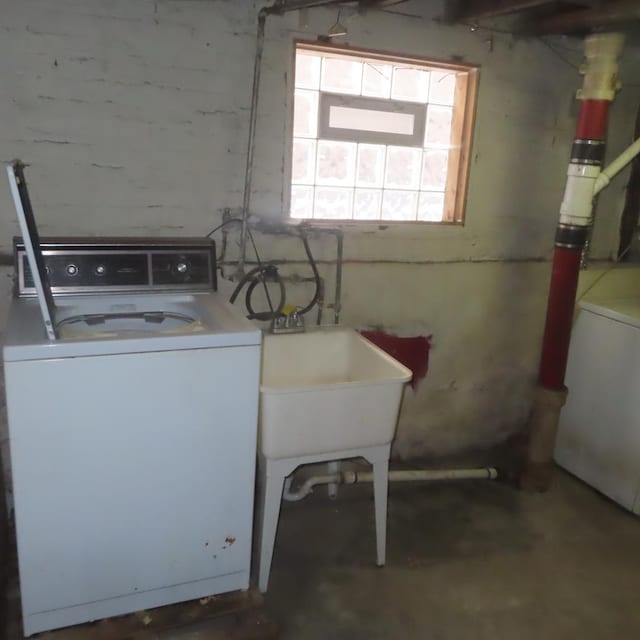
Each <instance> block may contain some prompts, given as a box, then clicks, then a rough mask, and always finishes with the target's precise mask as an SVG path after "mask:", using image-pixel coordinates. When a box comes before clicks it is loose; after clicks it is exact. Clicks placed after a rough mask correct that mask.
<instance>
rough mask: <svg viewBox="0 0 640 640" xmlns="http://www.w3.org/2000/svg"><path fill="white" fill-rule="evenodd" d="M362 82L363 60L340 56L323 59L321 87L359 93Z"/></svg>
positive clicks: (328, 89)
mask: <svg viewBox="0 0 640 640" xmlns="http://www.w3.org/2000/svg"><path fill="white" fill-rule="evenodd" d="M361 84H362V62H357V61H356V60H340V59H339V58H323V59H322V79H321V84H320V87H321V89H322V90H323V91H337V92H338V93H352V94H359V93H360V85H361Z"/></svg>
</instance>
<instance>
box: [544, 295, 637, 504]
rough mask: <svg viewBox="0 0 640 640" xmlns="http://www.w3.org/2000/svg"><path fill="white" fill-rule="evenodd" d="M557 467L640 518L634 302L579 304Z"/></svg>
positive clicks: (562, 416) (633, 300)
mask: <svg viewBox="0 0 640 640" xmlns="http://www.w3.org/2000/svg"><path fill="white" fill-rule="evenodd" d="M581 307H582V308H581V310H580V312H579V314H578V318H577V320H576V323H575V326H574V328H573V333H572V336H571V347H570V350H569V361H568V365H567V387H568V388H569V395H568V397H567V404H566V405H565V407H564V408H563V410H562V413H561V415H560V424H559V428H558V438H557V441H556V450H555V459H556V462H557V463H558V464H559V465H560V466H562V467H564V468H565V469H567V470H568V471H570V472H571V473H573V474H574V475H576V476H577V477H578V478H580V479H582V480H584V481H585V482H586V483H588V484H589V485H591V486H592V487H594V488H596V489H598V490H599V491H601V492H602V493H604V494H605V495H606V496H608V497H609V498H611V499H613V500H615V501H616V502H618V503H619V504H621V505H622V506H623V507H625V508H626V509H629V510H630V511H633V512H634V513H636V514H640V300H638V299H629V298H626V299H617V300H609V301H607V302H602V303H600V304H597V303H593V302H584V303H582V305H581Z"/></svg>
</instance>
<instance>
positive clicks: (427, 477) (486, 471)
mask: <svg viewBox="0 0 640 640" xmlns="http://www.w3.org/2000/svg"><path fill="white" fill-rule="evenodd" d="M497 477H498V470H497V469H496V468H495V467H481V468H478V469H407V470H404V471H390V472H389V482H433V481H438V480H495V479H496V478H497ZM292 481H293V476H289V477H288V478H287V479H286V481H285V485H284V492H283V494H282V495H283V498H284V499H285V500H287V501H289V502H298V501H299V500H303V499H304V498H306V497H307V496H308V495H309V494H310V493H313V488H314V487H316V486H318V485H323V484H356V483H358V482H373V472H371V471H340V472H338V473H329V474H326V475H321V476H311V477H310V478H307V479H306V480H305V481H304V483H303V484H302V486H301V487H300V488H299V489H298V490H297V491H291V483H292Z"/></svg>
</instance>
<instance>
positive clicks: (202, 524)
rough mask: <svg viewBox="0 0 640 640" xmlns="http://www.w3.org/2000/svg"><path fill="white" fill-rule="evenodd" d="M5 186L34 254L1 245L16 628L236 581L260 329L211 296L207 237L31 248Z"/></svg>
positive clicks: (242, 575)
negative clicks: (7, 274)
mask: <svg viewBox="0 0 640 640" xmlns="http://www.w3.org/2000/svg"><path fill="white" fill-rule="evenodd" d="M12 169H13V170H14V173H13V175H14V177H15V183H14V184H13V186H14V187H15V186H16V184H17V185H18V187H20V188H21V189H22V187H23V185H24V176H23V175H22V171H21V167H20V166H17V167H16V166H14V167H13V168H12ZM10 174H11V170H10ZM22 190H23V191H25V193H22V192H21V193H19V196H20V197H19V199H18V202H16V206H17V208H18V209H19V210H20V209H22V211H19V213H20V214H21V215H23V214H24V217H25V218H26V219H29V218H31V222H32V225H31V226H33V229H30V228H28V226H29V225H27V226H25V225H23V230H26V233H24V235H25V237H26V238H30V239H31V241H32V245H33V246H32V249H33V250H34V252H35V253H37V254H39V258H38V259H37V260H35V261H33V260H32V259H30V258H33V256H32V255H31V256H30V255H29V247H28V246H25V247H23V246H21V245H20V244H16V250H15V255H16V269H17V276H18V282H17V294H19V296H20V297H16V299H14V300H13V303H12V307H11V310H10V317H9V322H8V327H7V332H6V341H5V346H4V350H3V355H4V367H5V377H6V393H7V408H8V417H9V437H10V451H11V462H12V476H13V489H14V497H15V515H16V532H17V542H18V558H19V570H20V590H21V597H22V612H23V623H24V633H25V635H27V636H28V635H31V634H33V633H36V632H39V631H44V630H47V629H53V628H58V627H63V626H68V625H72V624H77V623H81V622H86V621H89V620H95V619H99V618H103V617H108V616H113V615H118V614H123V613H127V612H131V611H135V610H140V609H145V608H150V607H156V606H160V605H164V604H169V603H174V602H179V601H184V600H189V599H194V598H199V597H203V596H207V595H212V594H217V593H222V592H226V591H231V590H236V589H246V588H248V586H249V572H250V553H251V537H252V519H253V498H254V469H255V449H256V431H257V406H258V384H259V371H260V342H261V337H260V332H259V331H258V330H257V329H256V328H255V327H254V326H253V325H252V324H251V323H250V322H249V321H248V320H246V319H245V318H244V317H242V315H241V314H240V313H239V312H238V311H237V310H236V309H235V308H234V307H232V306H231V305H229V304H228V303H226V302H224V301H223V300H222V299H220V298H219V297H218V295H217V294H216V293H215V292H214V291H213V287H214V284H215V253H214V251H213V244H212V243H211V242H210V241H209V242H207V241H202V240H187V241H185V240H163V241H160V240H154V241H153V242H148V241H147V242H145V241H140V240H132V239H120V240H110V241H105V242H102V243H101V242H99V241H97V240H95V239H94V240H91V241H87V242H80V241H73V242H71V241H64V242H43V243H42V248H41V250H40V249H39V245H40V243H39V240H38V238H37V231H36V232H35V238H34V234H33V231H34V230H35V223H33V220H32V216H31V213H30V205H29V203H28V196H26V185H24V189H22ZM25 196H26V197H25ZM22 222H24V220H23V221H22ZM25 245H28V242H25ZM38 263H40V264H38ZM36 273H37V274H38V275H39V276H40V280H42V281H43V283H44V286H43V289H41V290H40V292H39V293H40V298H38V297H37V296H35V293H36V287H35V285H36V284H37V282H36V281H37V278H36V277H34V276H35V274H36ZM47 290H48V292H47ZM47 298H49V299H48V300H47ZM43 301H44V305H45V306H46V308H47V310H48V313H49V316H50V318H51V326H50V327H49V332H48V333H47V331H45V324H44V321H43V314H42V312H41V306H40V303H42V302H43ZM48 335H49V336H50V337H48Z"/></svg>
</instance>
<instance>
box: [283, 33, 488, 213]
mask: <svg viewBox="0 0 640 640" xmlns="http://www.w3.org/2000/svg"><path fill="white" fill-rule="evenodd" d="M476 85H477V69H476V68H475V67H472V66H469V65H461V64H449V63H438V62H434V61H427V60H415V59H411V58H404V57H402V56H396V55H389V56H387V55H384V54H380V53H377V52H375V53H374V52H366V51H361V50H355V49H351V48H346V47H337V46H331V45H324V44H317V43H305V42H298V43H296V56H295V89H294V112H293V143H292V152H291V192H290V193H291V200H290V216H291V217H292V218H302V219H314V220H355V221H384V222H390V221H398V222H401V221H407V222H448V223H462V222H463V220H464V202H465V197H466V184H467V176H468V169H469V156H470V153H469V151H470V145H471V138H472V126H473V115H474V113H473V112H474V108H475V95H476Z"/></svg>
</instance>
